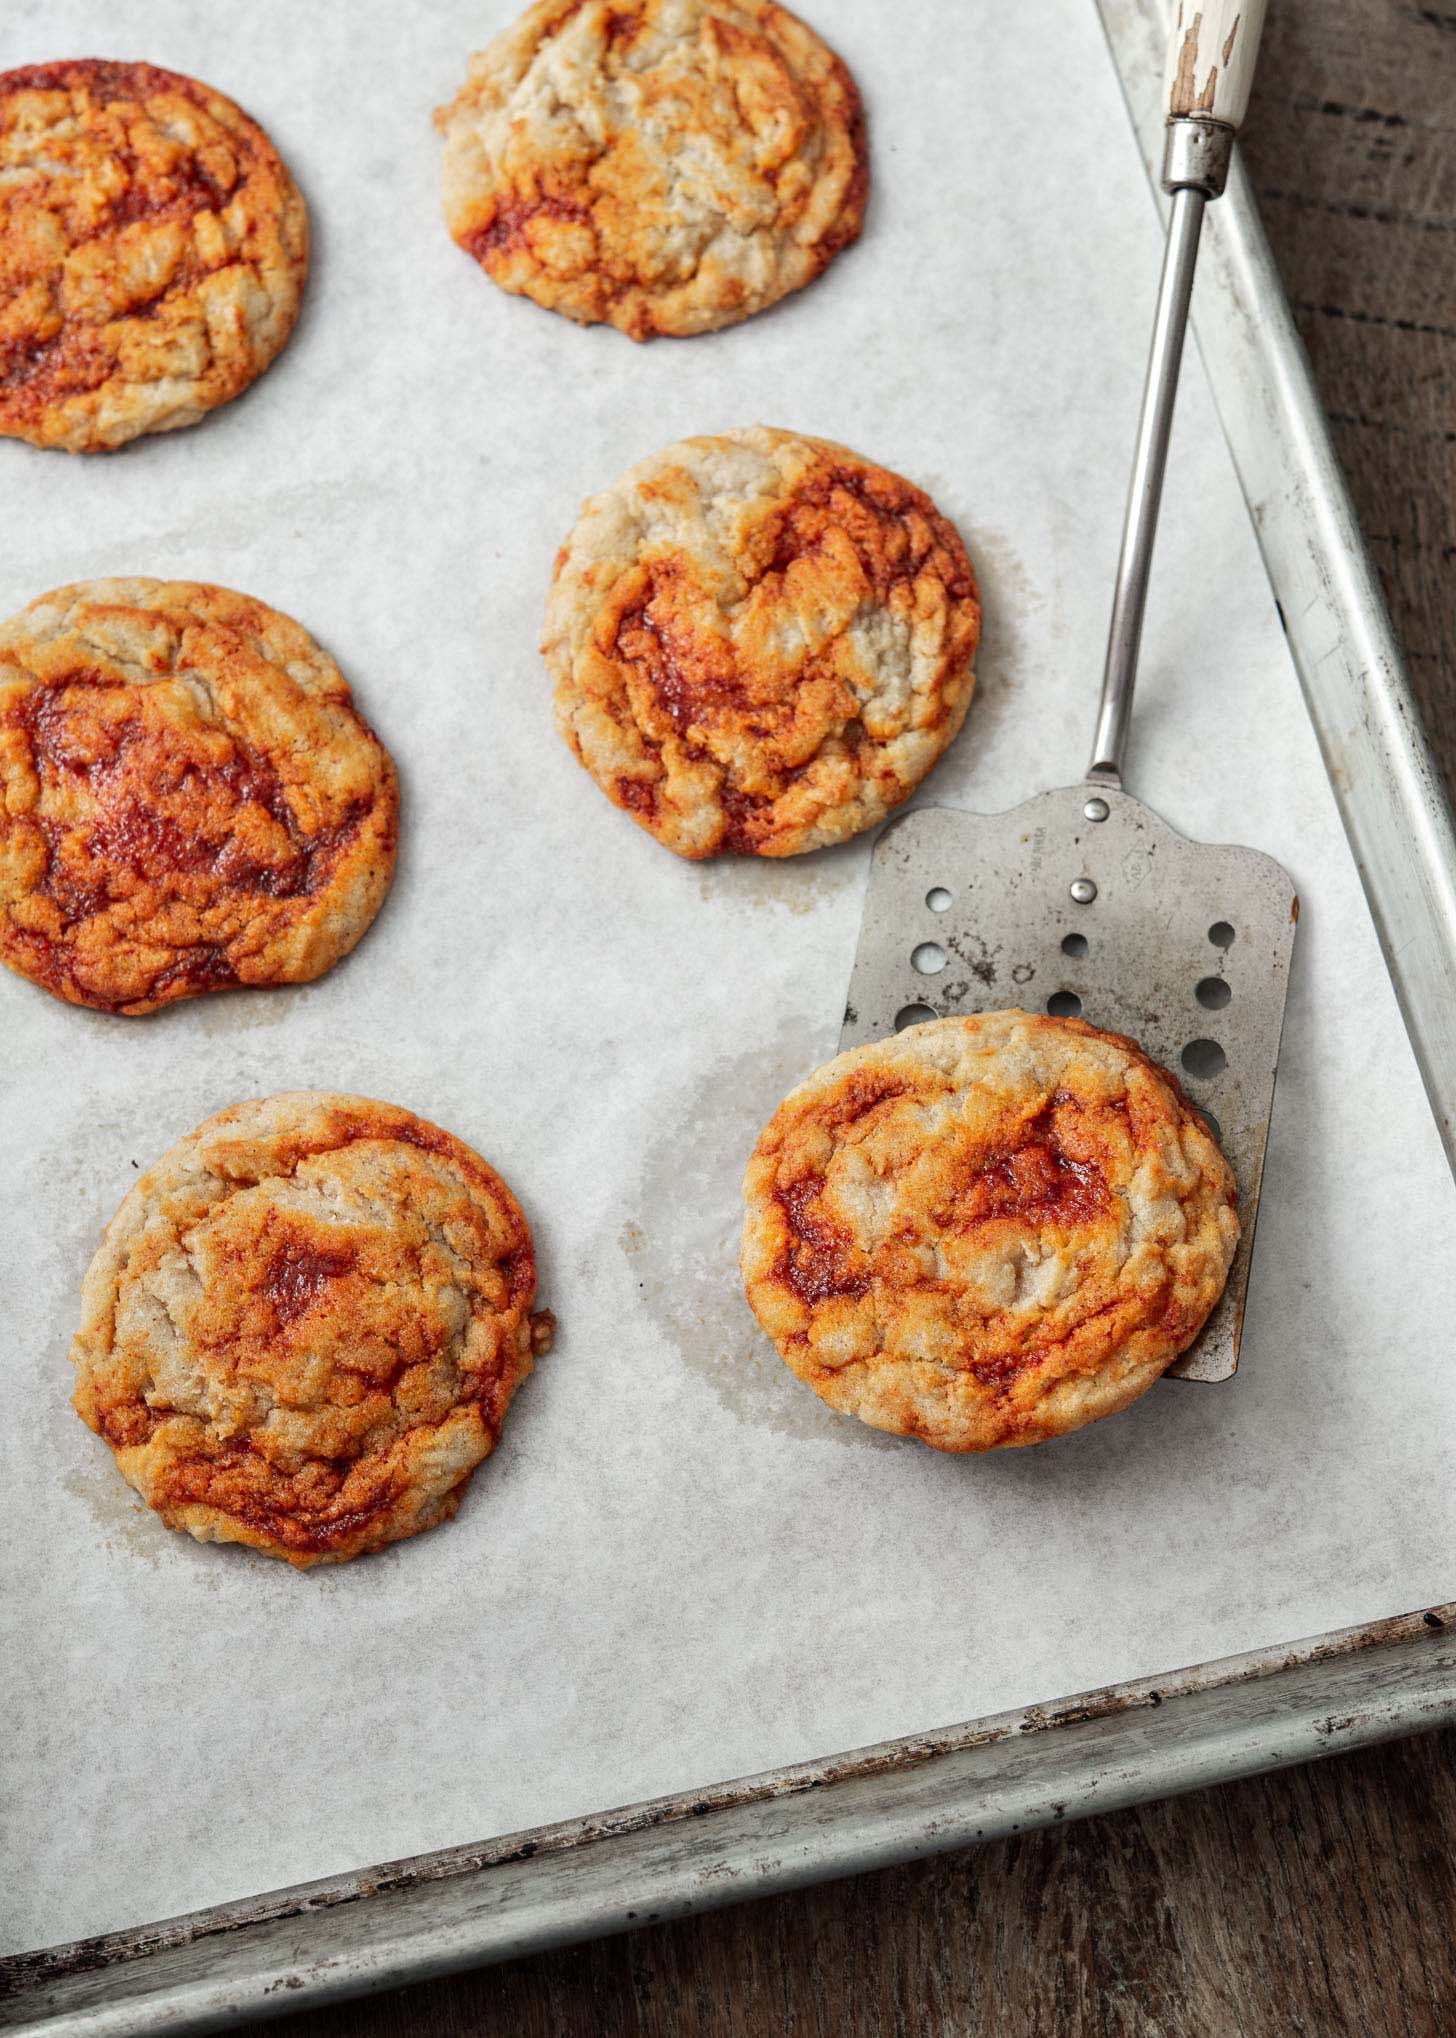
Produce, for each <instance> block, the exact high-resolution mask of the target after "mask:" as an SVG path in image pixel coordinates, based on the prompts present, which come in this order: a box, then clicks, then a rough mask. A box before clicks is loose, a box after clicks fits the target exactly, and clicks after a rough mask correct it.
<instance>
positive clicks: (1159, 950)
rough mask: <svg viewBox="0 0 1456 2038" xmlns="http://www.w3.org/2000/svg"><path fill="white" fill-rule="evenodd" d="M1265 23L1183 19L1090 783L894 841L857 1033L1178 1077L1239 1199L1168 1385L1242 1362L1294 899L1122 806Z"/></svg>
mask: <svg viewBox="0 0 1456 2038" xmlns="http://www.w3.org/2000/svg"><path fill="white" fill-rule="evenodd" d="M1185 14H1186V15H1187V17H1188V19H1187V20H1186V21H1185V19H1184V16H1185ZM1263 16H1264V4H1263V0H1254V4H1250V0H1202V4H1201V5H1200V7H1199V8H1198V10H1197V11H1196V12H1195V11H1194V10H1193V9H1192V8H1191V7H1189V6H1186V5H1185V4H1182V0H1179V4H1177V5H1176V7H1175V23H1174V33H1173V43H1172V49H1171V52H1170V57H1169V72H1168V81H1169V109H1170V111H1169V120H1168V143H1167V151H1166V155H1165V159H1164V169H1163V182H1164V186H1165V188H1166V189H1167V190H1168V191H1169V192H1171V193H1172V197H1173V207H1172V214H1171V218H1170V221H1169V227H1168V246H1167V252H1166V254H1165V257H1164V262H1163V274H1162V281H1161V284H1160V286H1159V291H1158V308H1157V315H1156V318H1155V320H1154V325H1153V340H1152V348H1151V352H1150V356H1149V361H1148V377H1147V386H1146V388H1145V390H1144V394H1143V411H1142V419H1141V423H1140V426H1139V431H1138V441H1137V451H1136V454H1135V457H1134V462H1133V474H1132V484H1131V487H1130V489H1129V492H1128V504H1127V518H1126V523H1125V526H1124V531H1123V544H1122V555H1121V558H1120V559H1119V561H1118V569H1117V585H1116V591H1115V594H1114V598H1113V609H1112V623H1111V628H1110V631H1109V634H1108V646H1107V663H1106V669H1105V673H1104V677H1103V686H1102V706H1101V710H1100V713H1099V716H1098V722H1097V736H1096V742H1095V746H1094V750H1093V756H1092V762H1091V764H1090V766H1089V767H1088V773H1087V778H1086V780H1085V781H1084V783H1082V784H1081V785H1074V786H1063V787H1062V788H1061V789H1060V790H1058V791H1056V792H1047V793H1042V794H1040V795H1039V796H1038V797H1037V798H1035V799H1031V800H1028V801H1027V802H1026V803H1025V804H1024V805H1023V806H1019V807H1014V808H1012V809H1011V810H1010V811H1009V812H1007V813H1004V814H968V813H961V812H957V811H954V810H952V809H950V808H946V807H923V808H920V809H918V810H917V811H916V812H914V813H912V814H909V815H907V816H906V817H905V818H904V819H903V820H901V821H898V822H893V823H892V824H891V825H890V826H889V827H888V828H887V829H886V830H885V831H884V833H883V834H882V835H881V837H880V839H879V841H878V843H877V844H876V846H875V852H874V856H873V859H872V861H871V865H870V879H869V885H868V888H867V890H866V895H865V908H864V919H863V922H862V924H861V928H860V938H859V947H858V949H857V951H856V954H855V962H854V971H853V975H852V978H851V981H850V990H849V999H848V1003H847V1006H846V1009H845V1015H844V1029H843V1032H842V1034H841V1036H840V1046H841V1048H848V1047H858V1046H860V1045H861V1044H862V1043H863V1042H865V1041H868V1040H874V1039H877V1038H880V1037H882V1036H883V1035H884V1034H886V1033H891V1032H894V1031H896V1030H898V1029H899V1028H901V1027H904V1026H907V1025H912V1024H914V1023H915V1022H916V1021H918V1020H922V1019H929V1018H935V1017H944V1016H947V1015H949V1014H952V1013H961V1012H989V1011H999V1010H1002V1009H1004V1008H1005V1007H1007V1006H1018V1005H1019V1006H1022V1007H1024V1008H1026V1009H1027V1010H1030V1011H1047V1012H1052V1013H1055V1014H1059V1015H1061V1016H1064V1017H1066V1016H1073V1015H1077V1014H1080V1015H1081V1016H1083V1017H1084V1018H1086V1019H1088V1020H1090V1021H1091V1022H1092V1024H1093V1025H1096V1026H1102V1027H1107V1028H1109V1029H1110V1030H1112V1031H1114V1032H1117V1033H1126V1034H1129V1035H1131V1036H1132V1038H1133V1039H1134V1040H1136V1041H1137V1042H1138V1044H1139V1046H1141V1047H1142V1048H1143V1049H1144V1051H1145V1052H1146V1053H1147V1054H1149V1055H1151V1056H1152V1058H1153V1060H1154V1061H1157V1062H1160V1063H1161V1064H1162V1065H1163V1066H1164V1067H1166V1068H1168V1069H1170V1070H1172V1071H1173V1073H1174V1074H1175V1075H1176V1076H1177V1077H1178V1078H1179V1080H1180V1081H1181V1082H1182V1083H1183V1085H1184V1087H1185V1088H1186V1090H1187V1092H1188V1094H1189V1096H1190V1098H1191V1099H1192V1100H1193V1102H1194V1103H1195V1104H1196V1105H1197V1106H1198V1108H1199V1109H1200V1110H1201V1111H1202V1112H1203V1113H1204V1114H1205V1116H1206V1117H1208V1119H1209V1120H1210V1122H1211V1124H1212V1127H1213V1129H1214V1131H1215V1133H1216V1135H1217V1136H1218V1138H1219V1142H1220V1144H1221V1145H1222V1147H1223V1150H1224V1152H1225V1154H1226V1155H1227V1156H1228V1159H1229V1161H1230V1163H1231V1165H1232V1167H1233V1170H1234V1174H1235V1176H1236V1178H1237V1181H1238V1187H1239V1221H1240V1225H1241V1237H1240V1241H1239V1248H1238V1252H1237V1255H1236V1256H1235V1259H1234V1263H1233V1266H1232V1268H1231V1270H1230V1272H1229V1278H1228V1283H1227V1285H1226V1287H1225V1289H1224V1293H1223V1297H1222V1300H1221V1301H1220V1302H1219V1304H1218V1307H1217V1308H1216V1309H1215V1310H1214V1312H1213V1314H1212V1315H1211V1316H1210V1318H1209V1320H1208V1322H1207V1324H1206V1325H1205V1326H1204V1329H1203V1332H1202V1334H1201V1336H1200V1337H1199V1339H1198V1341H1197V1342H1196V1343H1195V1344H1194V1345H1193V1346H1192V1347H1191V1348H1190V1349H1189V1350H1188V1351H1187V1352H1185V1353H1184V1355H1183V1357H1182V1358H1181V1359H1180V1360H1178V1362H1177V1363H1176V1364H1175V1365H1174V1366H1172V1367H1171V1368H1170V1369H1169V1370H1170V1372H1171V1373H1173V1374H1175V1375H1177V1376H1179V1377H1181V1378H1183V1379H1189V1380H1205V1381H1212V1380H1226V1379H1228V1378H1229V1376H1230V1375H1231V1374H1232V1373H1233V1372H1234V1370H1235V1368H1236V1366H1237V1364H1238V1356H1239V1340H1240V1334H1241V1332H1242V1328H1243V1319H1244V1300H1245V1296H1246V1294H1247V1292H1248V1282H1249V1265H1250V1259H1251V1255H1252V1251H1253V1243H1254V1224H1255V1219H1256V1217H1257V1214H1258V1207H1259V1187H1260V1182H1261V1179H1262V1176H1263V1168H1264V1148H1265V1142H1266V1140H1267V1138H1268V1132H1269V1116H1270V1111H1271V1109H1272V1106H1273V1099H1274V1079H1275V1072H1276V1070H1277V1067H1278V1062H1279V1043H1280V1036H1281V1034H1282V1032H1283V1027H1284V1005H1285V997H1286V994H1287V991H1288V984H1289V960H1290V954H1291V951H1292V949H1293V946H1294V933H1295V927H1296V924H1297V922H1298V919H1299V900H1298V897H1297V896H1296V894H1295V890H1294V885H1293V882H1292V880H1291V879H1290V877H1289V874H1288V873H1287V872H1286V871H1285V870H1283V869H1282V868H1281V866H1280V865H1279V864H1277V863H1276V862H1275V861H1274V859H1273V858H1272V857H1270V856H1265V855H1263V854H1261V853H1260V852H1259V851H1258V850H1255V849H1239V848H1233V847H1227V846H1215V845H1211V844H1207V843H1199V842H1190V841H1188V840H1187V838H1186V837H1184V836H1182V835H1178V834H1176V833H1175V832H1174V830H1173V829H1172V828H1170V827H1169V826H1168V824H1167V822H1166V821H1164V820H1162V819H1161V818H1160V817H1159V816H1158V815H1157V814H1155V813H1154V812H1153V811H1152V809H1151V808H1150V807H1145V806H1144V805H1143V804H1142V802H1141V801H1140V800H1136V799H1134V798H1133V797H1132V796H1131V794H1129V793H1126V792H1124V791H1123V790H1122V781H1121V766H1122V756H1123V749H1124V746H1125V742H1126V737H1127V730H1128V722H1129V718H1130V713H1131V707H1132V695H1133V683H1134V680H1135V677H1136V671H1137V653H1138V645H1139V641H1140V638H1141V635H1142V619H1143V610H1144V606H1145V602H1146V597H1147V585H1148V572H1149V569H1150V567H1151V564H1152V550H1153V538H1154V534H1155V530H1156V526H1157V516H1158V505H1159V502H1160V500H1161V496H1162V484H1163V473H1164V469H1165V467H1166V464H1167V454H1168V438H1169V433H1170V431H1171V428H1172V421H1173V404H1174V399H1175V396H1176V394H1177V386H1178V369H1179V364H1180V361H1181V358H1182V350H1183V336H1184V332H1185V330H1186V326H1187V320H1188V303H1189V298H1190V295H1191V292H1192V288H1193V272H1194V267H1195V264H1196V262H1197V257H1198V240H1199V233H1200V230H1201V227H1202V223H1203V211H1204V207H1205V205H1206V203H1207V201H1208V200H1209V199H1210V198H1216V197H1217V196H1218V195H1219V193H1220V192H1221V191H1222V189H1223V186H1224V180H1225V178H1226V176H1227V174H1228V165H1229V160H1230V156H1231V154H1232V149H1233V140H1234V135H1235V133H1236V131H1237V129H1238V125H1239V122H1240V121H1241V120H1242V118H1243V114H1244V110H1245V108H1246V106H1247V104H1248V94H1249V84H1250V81H1251V78H1252V74H1253V67H1254V58H1255V55H1256V53H1257V49H1258V40H1259V35H1260V31H1261V30H1262V27H1263Z"/></svg>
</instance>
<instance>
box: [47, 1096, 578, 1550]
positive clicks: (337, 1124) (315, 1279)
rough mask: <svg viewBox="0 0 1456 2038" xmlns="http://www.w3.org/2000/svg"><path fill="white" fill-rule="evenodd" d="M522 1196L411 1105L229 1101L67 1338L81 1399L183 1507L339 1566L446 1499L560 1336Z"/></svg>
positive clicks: (165, 1174) (181, 1153) (145, 1490)
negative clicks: (542, 1287) (540, 1279)
mask: <svg viewBox="0 0 1456 2038" xmlns="http://www.w3.org/2000/svg"><path fill="white" fill-rule="evenodd" d="M535 1294H536V1261H535V1255H534V1252H533V1250H532V1246H531V1234H530V1231H529V1230H528V1229H527V1226H526V1220H525V1218H524V1217H523V1216H522V1215H521V1212H520V1208H519V1206H518V1205H517V1203H516V1199H515V1197H514V1196H513V1195H512V1194H511V1192H510V1190H509V1189H508V1188H507V1187H506V1185H505V1183H504V1182H503V1181H502V1180H501V1178H500V1176H499V1175H498V1174H496V1172H495V1170H494V1169H493V1168H490V1167H487V1166H486V1164H485V1162H484V1161H483V1160H482V1159H481V1158H480V1156H479V1154H476V1153H472V1152H471V1150H470V1148H469V1147H468V1146H465V1145H464V1144H462V1142H461V1141H460V1140H458V1139H454V1138H452V1137H451V1135H450V1134H449V1133H448V1132H442V1131H441V1130H440V1129H439V1127H438V1126H435V1125H428V1124H426V1122H425V1121H424V1120H423V1119H422V1118H416V1117H415V1116H414V1114H413V1113H412V1112H409V1111H402V1110H400V1109H399V1107H398V1106H397V1105H394V1104H379V1103H376V1102H374V1101H373V1100H372V1099H371V1098H368V1097H340V1096H331V1095H329V1094H328V1093H327V1092H325V1091H322V1090H298V1091H294V1092H293V1093H292V1094H289V1095H284V1096H279V1097H264V1098H259V1099H255V1100H253V1101H252V1102H250V1103H246V1104H234V1105H233V1106H232V1108H231V1110H228V1111H220V1112H219V1113H218V1115H217V1116H216V1117H215V1118H209V1119H208V1120H207V1122H206V1123H205V1124H203V1125H199V1126H198V1128H197V1130H196V1131H195V1132H190V1133H189V1134H188V1135H187V1137H186V1138H185V1139H182V1140H179V1141H178V1142H177V1144H176V1146H174V1147H173V1148H172V1149H171V1151H170V1152H168V1153H165V1154H164V1155H163V1156H162V1158H161V1159H160V1160H159V1161H158V1162H157V1164H156V1166H155V1167H153V1168H149V1169H148V1171H147V1173H146V1174H144V1175H143V1176H141V1178H140V1179H139V1180H138V1181H136V1182H135V1183H133V1185H132V1188H131V1192H130V1194H129V1195H128V1196H127V1197H126V1199H125V1201H124V1202H123V1203H122V1205H121V1208H120V1209H119V1210H118V1211H117V1213H116V1215H115V1217H113V1218H112V1220H111V1222H110V1224H108V1225H107V1227H106V1236H105V1239H104V1240H103V1242H102V1246H101V1250H100V1251H99V1252H98V1253H97V1255H96V1257H95V1259H94V1260H93V1261H92V1263H91V1267H90V1270H89V1272H88V1273H87V1275H86V1281H85V1286H84V1288H83V1289H82V1294H81V1328H80V1330H79V1332H78V1333H77V1336H76V1341H75V1343H74V1345H73V1346H72V1348H71V1358H72V1362H73V1363H74V1365H75V1367H76V1372H77V1376H78V1378H77V1384H76V1392H75V1396H74V1402H75V1407H76V1411H77V1413H78V1414H79V1415H80V1417H81V1419H82V1421H83V1422H85V1423H86V1424H87V1425H88V1427H90V1428H91V1429H94V1430H95V1431H96V1433H97V1435H98V1436H101V1437H104V1438H105V1439H106V1441H107V1443H109V1444H110V1446H111V1448H112V1450H113V1451H114V1452H115V1453H116V1462H117V1464H118V1466H119V1467H120V1469H121V1473H122V1476H123V1478H124V1479H125V1480H126V1481H127V1483H128V1484H129V1485H131V1486H134V1487H135V1488H136V1490H137V1492H138V1493H139V1494H140V1495H141V1496H142V1498H143V1500H145V1501H146V1502H147V1504H148V1506H149V1507H154V1508H155V1509H156V1510H157V1513H158V1514H160V1515H161V1517H162V1519H163V1521H164V1522H166V1524H167V1526H168V1528H174V1529H186V1530H187V1532H188V1533H189V1535H193V1536H196V1538H197V1539H198V1541H199V1542H204V1543H250V1544H251V1545H252V1546H253V1548H254V1549H256V1550H262V1551H264V1552H265V1553H266V1554H267V1555H268V1556H270V1557H283V1558H286V1560H287V1561H288V1562H289V1563H290V1564H297V1565H300V1566H304V1565H309V1564H342V1563H344V1562H346V1561H347V1560H348V1559H349V1558H350V1557H359V1556H363V1555H365V1554H366V1553H367V1552H368V1551H370V1550H382V1549H383V1548H384V1547H385V1545H386V1544H388V1543H397V1542H399V1541H401V1540H402V1539H403V1538H404V1537H405V1536H413V1535H418V1534H419V1532H420V1531H421V1529H427V1528H433V1527H434V1526H435V1524H436V1523H437V1522H441V1521H447V1520H448V1519H449V1518H450V1516H451V1515H453V1514H454V1512H455V1510H456V1508H457V1507H458V1506H459V1505H460V1499H461V1496H462V1494H463V1493H464V1491H465V1488H466V1487H467V1486H468V1485H469V1483H470V1475H471V1473H472V1472H473V1471H474V1470H475V1468H476V1466H477V1465H478V1464H479V1463H480V1462H481V1460H482V1459H483V1458H488V1457H489V1456H490V1454H491V1452H492V1451H493V1450H494V1449H495V1446H496V1443H497V1441H498V1440H499V1437H500V1432H501V1424H502V1422H503V1421H504V1420H505V1413H506V1410H507V1408H508V1407H509V1406H510V1400H511V1396H512V1395H513V1394H514V1393H515V1391H516V1388H517V1387H518V1386H519V1385H520V1383H521V1381H522V1380H524V1379H525V1377H526V1375H527V1374H528V1373H529V1372H530V1370H531V1366H532V1362H533V1359H534V1358H535V1357H536V1356H539V1354H540V1353H542V1352H544V1351H545V1350H546V1349H547V1348H548V1347H549V1345H550V1342H551V1335H552V1330H553V1323H552V1319H551V1316H550V1314H549V1313H547V1312H542V1313H540V1314H537V1315H533V1314H532V1310H531V1305H532V1302H533V1301H534V1299H535Z"/></svg>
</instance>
